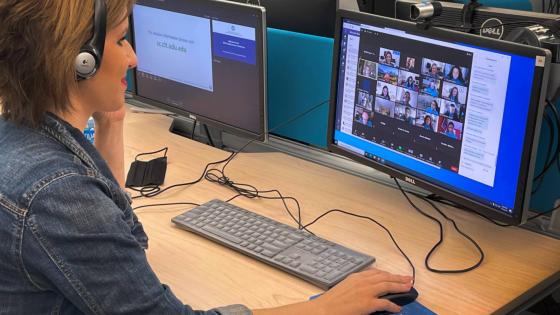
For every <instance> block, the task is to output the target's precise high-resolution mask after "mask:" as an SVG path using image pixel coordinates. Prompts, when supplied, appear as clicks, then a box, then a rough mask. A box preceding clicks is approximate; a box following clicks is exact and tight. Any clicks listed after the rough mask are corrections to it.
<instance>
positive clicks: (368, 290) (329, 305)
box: [311, 268, 412, 315]
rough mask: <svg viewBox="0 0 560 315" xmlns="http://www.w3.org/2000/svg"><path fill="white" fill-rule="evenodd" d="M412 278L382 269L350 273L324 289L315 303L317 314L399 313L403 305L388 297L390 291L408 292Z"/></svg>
mask: <svg viewBox="0 0 560 315" xmlns="http://www.w3.org/2000/svg"><path fill="white" fill-rule="evenodd" d="M411 287H412V278H411V277H409V276H399V275H394V274H390V273H388V272H385V271H381V270H379V269H375V268H372V269H368V270H366V271H362V272H359V273H354V274H351V275H350V276H348V278H346V279H345V280H344V281H342V282H340V283H339V284H337V285H336V286H335V287H333V288H332V289H330V290H329V291H327V292H325V293H324V294H323V295H321V296H320V297H318V298H317V299H315V300H313V301H311V302H314V303H316V305H315V307H317V309H318V310H320V312H318V314H337V315H345V314H348V315H356V314H370V313H373V312H378V311H389V312H393V313H397V312H400V310H401V308H400V307H399V306H398V305H396V304H394V303H392V302H390V301H389V300H386V299H380V298H379V297H380V296H383V295H385V294H387V293H399V292H407V291H409V290H410V288H411Z"/></svg>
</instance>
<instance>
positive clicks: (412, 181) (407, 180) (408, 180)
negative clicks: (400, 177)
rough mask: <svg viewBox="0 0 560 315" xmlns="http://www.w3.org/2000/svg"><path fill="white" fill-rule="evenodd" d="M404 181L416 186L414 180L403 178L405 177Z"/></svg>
mask: <svg viewBox="0 0 560 315" xmlns="http://www.w3.org/2000/svg"><path fill="white" fill-rule="evenodd" d="M404 180H405V181H406V182H407V183H410V184H413V185H416V181H415V180H414V179H412V178H410V177H408V176H405V177H404Z"/></svg>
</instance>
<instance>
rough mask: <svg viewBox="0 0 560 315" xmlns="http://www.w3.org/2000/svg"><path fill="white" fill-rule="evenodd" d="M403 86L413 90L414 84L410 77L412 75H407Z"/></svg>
mask: <svg viewBox="0 0 560 315" xmlns="http://www.w3.org/2000/svg"><path fill="white" fill-rule="evenodd" d="M404 87H405V88H407V89H411V90H415V88H416V84H414V79H413V78H412V76H409V77H408V78H407V79H406V83H405V84H404Z"/></svg>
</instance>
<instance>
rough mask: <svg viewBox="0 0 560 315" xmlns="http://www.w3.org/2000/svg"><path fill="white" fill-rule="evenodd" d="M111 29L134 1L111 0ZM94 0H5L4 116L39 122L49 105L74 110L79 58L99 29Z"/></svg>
mask: <svg viewBox="0 0 560 315" xmlns="http://www.w3.org/2000/svg"><path fill="white" fill-rule="evenodd" d="M105 2H106V3H107V31H108V30H110V29H112V28H114V27H115V26H117V25H118V24H119V23H120V22H122V20H123V19H124V18H125V17H126V16H128V14H129V13H130V12H131V10H132V5H133V4H134V0H105ZM93 7H94V0H40V1H37V0H2V1H0V21H1V24H0V107H1V109H2V111H1V113H2V116H3V117H4V118H5V119H7V120H11V121H14V122H16V123H23V124H27V125H31V126H37V125H38V123H39V122H40V121H41V120H42V118H43V116H44V113H45V112H46V111H48V110H53V111H57V112H58V111H62V112H65V111H67V110H69V109H70V106H71V105H70V101H69V90H70V87H72V86H75V85H76V82H77V81H76V75H75V71H74V59H75V57H76V55H77V54H78V52H79V50H80V48H81V47H82V46H83V45H84V44H85V42H86V41H87V40H88V39H89V38H91V35H92V32H93Z"/></svg>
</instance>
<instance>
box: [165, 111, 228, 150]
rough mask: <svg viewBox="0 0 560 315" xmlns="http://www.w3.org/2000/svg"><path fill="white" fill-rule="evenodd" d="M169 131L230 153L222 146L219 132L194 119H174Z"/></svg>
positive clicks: (220, 132) (222, 142)
mask: <svg viewBox="0 0 560 315" xmlns="http://www.w3.org/2000/svg"><path fill="white" fill-rule="evenodd" d="M169 131H170V132H172V133H174V134H177V135H180V136H182V137H185V138H189V139H192V140H195V141H198V142H201V143H204V144H207V145H210V146H213V147H215V148H218V149H222V150H226V151H230V150H228V149H227V147H226V145H224V141H223V139H222V131H221V130H219V129H217V128H214V127H208V125H206V124H205V123H202V122H199V121H196V120H194V119H188V118H174V119H173V122H171V126H169Z"/></svg>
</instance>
